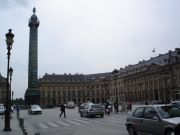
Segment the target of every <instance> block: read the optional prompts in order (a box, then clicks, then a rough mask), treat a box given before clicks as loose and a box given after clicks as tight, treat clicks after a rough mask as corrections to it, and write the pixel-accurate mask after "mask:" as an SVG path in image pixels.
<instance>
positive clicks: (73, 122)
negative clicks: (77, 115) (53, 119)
mask: <svg viewBox="0 0 180 135" xmlns="http://www.w3.org/2000/svg"><path fill="white" fill-rule="evenodd" d="M67 122H69V123H72V124H75V125H81V124H80V123H78V122H75V121H71V120H67Z"/></svg>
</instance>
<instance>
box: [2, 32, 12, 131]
mask: <svg viewBox="0 0 180 135" xmlns="http://www.w3.org/2000/svg"><path fill="white" fill-rule="evenodd" d="M11 31H12V29H9V32H8V33H7V34H6V44H7V50H8V52H7V59H8V62H7V78H6V81H7V82H6V83H7V91H6V105H5V107H6V110H5V127H4V131H11V127H10V111H11V93H10V91H9V90H10V89H9V61H10V55H11V53H10V51H11V49H12V44H13V42H14V40H13V37H14V34H13V33H12V32H11Z"/></svg>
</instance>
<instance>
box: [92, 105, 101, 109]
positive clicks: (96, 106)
mask: <svg viewBox="0 0 180 135" xmlns="http://www.w3.org/2000/svg"><path fill="white" fill-rule="evenodd" d="M91 107H92V108H101V107H102V106H101V105H92V106H91Z"/></svg>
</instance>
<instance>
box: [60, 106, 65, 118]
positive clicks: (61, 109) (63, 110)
mask: <svg viewBox="0 0 180 135" xmlns="http://www.w3.org/2000/svg"><path fill="white" fill-rule="evenodd" d="M60 111H61V114H60V115H59V117H61V115H62V114H63V113H64V118H66V111H65V106H64V104H62V105H61V108H60Z"/></svg>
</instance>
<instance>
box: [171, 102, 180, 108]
mask: <svg viewBox="0 0 180 135" xmlns="http://www.w3.org/2000/svg"><path fill="white" fill-rule="evenodd" d="M171 104H172V105H173V106H175V107H177V108H179V109H180V101H173V102H171Z"/></svg>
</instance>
